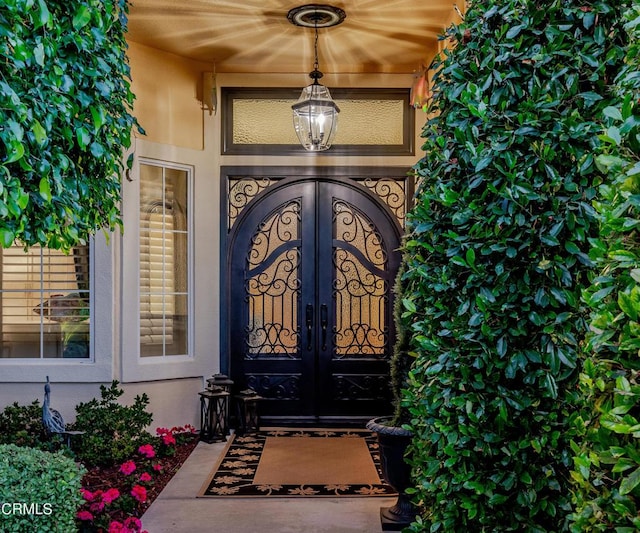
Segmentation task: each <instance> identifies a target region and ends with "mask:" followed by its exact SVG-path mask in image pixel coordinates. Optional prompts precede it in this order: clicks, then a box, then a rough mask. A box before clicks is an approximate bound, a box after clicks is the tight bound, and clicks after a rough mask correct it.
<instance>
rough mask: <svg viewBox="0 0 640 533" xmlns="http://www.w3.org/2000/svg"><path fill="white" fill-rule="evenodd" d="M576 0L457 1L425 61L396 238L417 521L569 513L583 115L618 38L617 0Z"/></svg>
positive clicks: (592, 186) (602, 93)
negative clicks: (413, 176) (440, 52)
mask: <svg viewBox="0 0 640 533" xmlns="http://www.w3.org/2000/svg"><path fill="white" fill-rule="evenodd" d="M581 4H582V2H574V1H569V0H552V1H549V2H540V1H536V0H485V1H482V2H472V4H471V6H470V8H469V10H468V11H467V13H466V18H465V21H464V23H463V24H461V25H460V26H457V27H453V28H452V29H451V30H450V32H449V34H448V37H449V38H450V39H453V40H455V41H456V42H457V44H456V46H455V48H454V49H453V50H452V51H451V52H450V53H449V54H447V55H445V57H444V58H442V60H441V61H439V62H438V63H437V64H436V65H435V68H436V73H435V75H434V88H433V98H432V102H431V108H430V112H431V113H432V115H431V118H429V120H428V121H427V123H426V125H425V128H424V130H423V137H424V139H425V143H424V145H423V149H424V150H425V156H424V158H423V159H422V160H421V161H420V162H419V163H418V164H417V165H416V171H417V173H418V175H419V177H420V180H421V184H420V187H419V190H418V194H417V199H416V206H415V208H414V209H413V210H412V213H411V215H410V217H409V227H408V234H407V239H406V243H405V246H404V252H405V257H406V259H405V260H406V262H407V273H406V275H405V278H406V280H407V285H408V290H407V291H406V292H405V295H404V299H405V301H406V303H405V307H406V309H407V310H408V311H411V312H412V314H413V324H412V328H413V329H412V338H411V344H412V349H413V350H414V351H415V352H416V353H417V359H416V362H415V364H414V367H413V369H412V371H411V374H410V378H411V383H410V388H409V390H408V392H407V393H406V400H407V401H408V402H409V403H410V411H411V415H412V421H411V428H412V431H413V433H414V436H415V437H414V440H413V445H412V452H411V453H412V455H411V463H412V466H413V472H414V480H415V484H416V488H415V495H416V499H417V500H418V501H420V502H421V503H422V504H424V506H425V509H426V511H425V514H424V516H423V517H421V519H420V520H419V522H418V523H417V524H416V526H415V527H416V528H417V529H421V530H422V529H425V528H426V529H429V530H431V531H446V532H448V531H465V530H470V531H492V532H499V531H533V532H541V531H560V530H563V529H566V528H567V527H568V521H567V516H568V514H569V512H570V511H571V500H570V497H571V495H570V488H571V485H570V482H569V477H570V475H569V470H570V467H571V449H570V437H571V434H570V429H571V417H572V416H575V405H576V401H577V400H576V394H575V393H576V381H577V377H578V372H577V370H576V369H577V367H578V366H579V362H580V361H579V355H580V343H581V341H582V340H583V338H584V336H585V334H586V331H587V325H586V309H585V308H584V306H583V305H582V304H581V300H580V293H581V290H582V288H583V287H585V286H587V285H589V277H590V275H591V273H592V272H593V263H592V261H591V259H590V258H589V256H588V254H587V252H588V250H589V239H590V238H592V237H594V236H595V235H596V233H597V220H596V213H595V211H594V209H593V206H592V205H591V201H592V199H593V198H594V197H595V195H596V191H597V189H596V187H597V185H598V184H599V182H600V181H601V174H600V173H599V171H598V169H597V167H596V163H595V156H594V148H595V147H596V146H597V144H598V139H597V134H598V133H599V131H600V124H599V123H598V122H597V118H598V117H601V116H602V113H603V110H604V109H605V108H606V107H607V106H609V105H610V103H611V102H612V95H611V94H610V92H609V84H610V83H611V82H612V80H613V79H614V77H615V76H616V75H617V74H618V72H619V71H620V69H621V67H622V64H623V59H624V53H625V46H626V44H627V36H626V33H625V32H624V31H623V30H622V13H623V11H624V9H625V4H626V2H624V1H620V0H596V1H594V2H585V3H584V4H585V5H581ZM407 304H408V305H407ZM412 310H415V312H413V311H412Z"/></svg>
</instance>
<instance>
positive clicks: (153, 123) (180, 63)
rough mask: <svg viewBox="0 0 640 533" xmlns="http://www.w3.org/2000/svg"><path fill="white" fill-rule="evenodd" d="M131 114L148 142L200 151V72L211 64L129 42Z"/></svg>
mask: <svg viewBox="0 0 640 533" xmlns="http://www.w3.org/2000/svg"><path fill="white" fill-rule="evenodd" d="M128 56H129V65H130V67H131V80H132V82H131V89H132V91H133V93H134V94H135V95H136V101H135V103H134V108H133V114H134V116H135V117H136V118H137V119H138V122H139V123H140V125H141V126H142V128H144V130H145V132H146V135H145V136H144V138H145V139H146V140H148V141H151V142H157V143H161V144H170V145H174V146H182V147H185V148H194V149H196V150H202V149H203V147H204V139H203V113H202V110H201V105H202V104H201V103H200V100H201V98H202V73H203V72H206V71H211V70H212V67H211V65H208V64H206V63H199V62H197V61H191V60H189V59H184V58H181V57H179V56H176V55H172V54H167V53H163V52H159V51H157V50H154V49H153V48H149V47H148V46H143V45H140V44H137V43H134V42H130V43H129V50H128Z"/></svg>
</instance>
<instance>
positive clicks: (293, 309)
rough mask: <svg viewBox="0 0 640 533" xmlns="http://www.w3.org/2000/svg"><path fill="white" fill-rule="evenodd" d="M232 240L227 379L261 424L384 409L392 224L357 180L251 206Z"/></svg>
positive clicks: (301, 187) (311, 185) (303, 187)
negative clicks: (257, 400)
mask: <svg viewBox="0 0 640 533" xmlns="http://www.w3.org/2000/svg"><path fill="white" fill-rule="evenodd" d="M245 211H246V212H245V213H243V215H242V217H240V219H239V220H238V223H237V225H236V227H235V228H234V231H233V235H232V239H231V240H230V246H231V247H232V248H231V250H230V255H229V257H230V264H229V270H230V287H229V290H230V298H229V301H230V308H229V313H230V317H229V318H230V320H229V333H230V356H231V357H230V372H231V377H232V378H233V379H234V380H235V381H236V383H238V384H239V385H240V387H248V388H251V389H253V390H255V391H256V392H257V393H258V394H260V395H261V396H263V397H264V398H265V400H264V401H262V402H261V406H260V408H261V410H262V413H261V414H262V417H263V419H266V420H271V421H279V420H280V421H287V422H291V421H296V420H298V421H301V422H323V421H324V422H331V421H336V422H339V421H345V420H354V419H359V418H365V417H367V416H374V415H379V414H381V413H384V412H387V411H388V410H389V396H388V390H389V387H388V383H389V365H388V360H389V357H390V355H391V350H392V345H393V339H394V328H393V320H392V306H393V302H392V286H393V280H394V277H395V273H396V271H397V268H398V262H399V258H398V252H397V248H398V246H399V228H398V224H397V221H396V220H395V219H394V217H393V216H392V215H390V214H389V212H388V211H387V210H386V209H385V207H384V206H383V205H382V204H380V203H379V202H377V201H376V199H375V197H373V196H372V195H370V194H368V193H367V191H366V190H364V189H363V188H361V187H359V186H356V185H355V184H346V183H342V182H339V181H336V180H323V181H316V180H302V181H293V182H290V183H284V184H282V185H279V186H277V187H275V188H274V190H272V191H270V192H269V191H266V192H264V193H263V194H262V195H261V196H259V197H257V198H255V199H254V200H253V201H252V203H251V204H249V205H248V206H247V208H246V210H245Z"/></svg>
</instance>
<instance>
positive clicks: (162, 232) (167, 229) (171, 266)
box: [140, 164, 190, 357]
mask: <svg viewBox="0 0 640 533" xmlns="http://www.w3.org/2000/svg"><path fill="white" fill-rule="evenodd" d="M188 182H189V175H188V172H187V171H185V170H179V169H173V168H167V167H162V166H156V165H150V164H141V165H140V355H141V356H142V357H149V356H156V357H157V356H167V355H186V354H188V325H189V324H188V321H189V313H188V309H189V293H188V283H189V279H188V271H189V261H190V260H189V246H188V243H189V230H188V217H187V214H188V212H187V207H188V206H187V203H188V192H189V191H188Z"/></svg>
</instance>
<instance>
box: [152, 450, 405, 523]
mask: <svg viewBox="0 0 640 533" xmlns="http://www.w3.org/2000/svg"><path fill="white" fill-rule="evenodd" d="M224 446H225V443H223V442H218V443H213V444H206V443H204V442H200V443H198V445H197V446H196V448H195V449H194V450H193V452H192V453H191V455H190V456H189V458H188V459H187V461H186V462H185V463H184V464H183V465H182V467H181V468H180V470H179V471H178V473H177V474H176V475H175V476H174V477H173V479H172V480H171V481H170V482H169V484H168V485H167V486H166V487H165V488H164V490H163V491H162V492H161V493H160V495H159V496H158V498H156V500H155V501H154V502H153V504H151V507H149V509H148V510H147V512H146V513H145V514H144V515H143V516H142V526H143V529H146V530H148V531H149V532H150V533H176V532H178V533H181V532H189V533H200V532H202V533H204V532H207V533H210V532H212V531H219V532H225V533H255V532H256V531H259V532H260V533H311V532H313V533H378V532H380V531H382V528H381V527H380V507H388V506H390V505H393V504H394V503H395V500H396V499H395V498H376V497H372V498H368V497H356V498H348V497H345V498H305V497H298V498H233V497H231V498H196V495H197V494H198V492H199V490H200V488H201V487H202V485H203V484H204V482H205V481H206V480H207V479H208V476H209V474H210V473H211V471H212V469H213V467H214V465H215V464H216V462H217V461H218V458H219V456H220V454H221V453H222V451H223V450H224Z"/></svg>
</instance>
